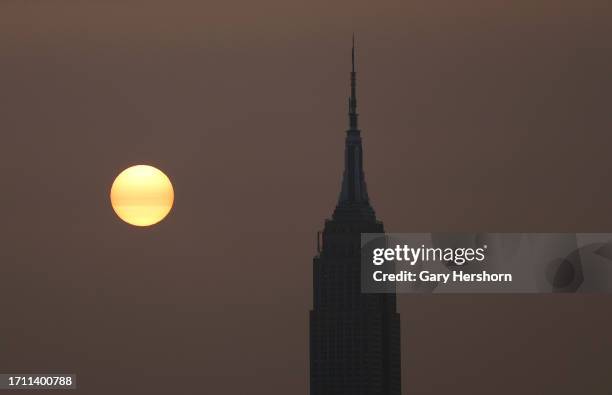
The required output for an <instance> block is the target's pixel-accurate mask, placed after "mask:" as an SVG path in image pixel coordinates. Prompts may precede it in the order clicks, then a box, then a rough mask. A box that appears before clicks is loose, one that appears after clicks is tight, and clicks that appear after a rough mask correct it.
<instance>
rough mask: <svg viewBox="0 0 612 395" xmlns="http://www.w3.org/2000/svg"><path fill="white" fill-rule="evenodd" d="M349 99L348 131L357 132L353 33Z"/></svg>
mask: <svg viewBox="0 0 612 395" xmlns="http://www.w3.org/2000/svg"><path fill="white" fill-rule="evenodd" d="M351 62H352V68H351V97H349V130H358V127H357V117H358V115H357V78H356V73H355V33H353V47H352V49H351Z"/></svg>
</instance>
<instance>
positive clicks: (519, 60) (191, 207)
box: [0, 0, 612, 395]
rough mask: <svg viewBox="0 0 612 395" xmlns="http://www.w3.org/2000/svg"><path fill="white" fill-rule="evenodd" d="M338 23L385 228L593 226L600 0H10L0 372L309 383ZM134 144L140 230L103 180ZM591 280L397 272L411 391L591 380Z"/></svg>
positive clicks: (608, 348)
mask: <svg viewBox="0 0 612 395" xmlns="http://www.w3.org/2000/svg"><path fill="white" fill-rule="evenodd" d="M353 32H355V34H356V38H357V73H358V74H357V76H358V100H359V101H358V111H359V113H360V127H361V129H362V132H363V139H364V154H365V171H366V179H367V182H368V189H369V193H370V198H371V200H372V204H373V206H374V208H375V210H376V212H377V216H378V217H379V219H381V220H382V221H384V223H385V228H386V230H387V231H392V232H434V231H490V232H509V231H510V232H511V231H520V232H537V231H547V232H564V231H569V232H577V231H580V232H610V231H611V229H612V216H611V215H610V207H611V204H612V182H611V178H610V177H611V174H612V159H611V157H610V147H611V146H612V112H611V111H610V103H611V102H612V74H611V72H610V71H611V70H612V45H611V38H612V9H611V8H610V6H609V4H608V3H607V2H605V1H594V0H587V1H581V2H578V1H543V0H537V1H499V0H493V1H491V0H488V1H485V0H473V1H450V0H446V1H442V0H433V1H425V0H417V1H385V0H383V1H377V2H367V1H334V2H330V1H322V0H314V1H308V2H297V1H280V0H267V1H244V0H242V1H237V0H236V1H223V2H222V1H204V2H202V1H104V2H102V1H100V2H94V1H86V0H82V1H78V0H73V1H70V0H58V1H34V0H26V1H15V0H6V1H3V2H2V3H1V4H0V136H1V140H0V175H1V177H2V178H1V179H2V187H1V190H0V192H1V193H0V208H1V210H2V219H1V221H0V224H1V225H0V247H1V248H0V266H1V268H2V269H1V270H0V307H1V308H2V318H1V319H0V371H1V372H5V373H11V372H17V373H19V372H23V373H27V372H69V373H75V374H77V376H78V385H79V389H78V390H77V392H78V393H84V394H94V395H96V394H100V395H102V394H105V395H106V394H109V393H117V394H147V395H154V394H169V393H174V394H196V393H218V394H221V393H222V394H285V393H293V394H301V395H306V394H307V393H308V311H309V309H310V308H311V298H312V290H311V288H312V266H311V265H312V257H313V256H314V254H315V253H316V233H317V231H319V230H321V229H322V226H323V223H324V220H325V219H326V218H328V217H329V216H330V215H331V213H332V210H333V208H334V205H335V202H336V199H337V196H338V192H339V187H340V177H341V172H342V160H343V139H344V130H345V129H346V127H347V116H346V113H347V100H346V98H347V95H348V88H349V86H348V81H349V74H348V72H349V70H350V38H351V34H352V33H353ZM141 163H142V164H150V165H154V166H156V167H158V168H160V169H162V170H163V171H164V172H165V173H166V174H168V176H169V177H170V178H171V180H172V182H173V184H174V187H175V192H176V200H175V207H174V209H173V211H172V212H171V214H170V215H169V217H168V218H166V219H165V220H164V221H163V222H162V223H160V224H159V225H158V226H155V227H151V228H147V229H142V228H135V227H130V226H128V225H126V224H124V223H122V222H121V221H120V220H119V219H118V218H117V217H116V216H115V215H114V213H113V211H112V208H111V207H110V203H109V198H108V194H109V190H110V186H111V183H112V181H113V179H114V177H115V176H116V175H117V174H118V173H119V172H120V171H121V170H123V169H124V168H126V167H128V166H130V165H134V164H141ZM610 302H611V299H610V297H609V296H605V295H533V296H525V295H522V296H518V295H517V296H513V295H503V296H502V295H496V296H493V295H489V296H487V295H477V296H476V295H474V296H470V295H456V296H414V295H402V296H400V297H399V311H400V313H401V318H402V338H401V341H402V362H403V367H402V374H403V376H402V377H403V382H402V386H403V393H404V394H405V395H407V394H447V393H451V392H452V393H455V394H489V393H492V392H494V393H496V394H500V395H502V394H515V393H534V394H535V393H538V394H553V393H554V394H577V393H585V394H607V393H608V392H609V390H610V388H611V387H612V378H610V376H609V366H607V365H606V364H607V363H608V360H609V353H610V352H612V341H611V340H610V336H609V333H610V332H611V331H612V319H611V318H610V314H609V308H610Z"/></svg>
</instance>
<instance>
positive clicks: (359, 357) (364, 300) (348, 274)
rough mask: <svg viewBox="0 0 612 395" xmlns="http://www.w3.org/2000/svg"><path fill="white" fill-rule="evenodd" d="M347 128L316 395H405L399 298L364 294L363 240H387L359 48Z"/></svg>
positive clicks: (314, 314)
mask: <svg viewBox="0 0 612 395" xmlns="http://www.w3.org/2000/svg"><path fill="white" fill-rule="evenodd" d="M352 65H353V67H352V71H351V96H350V98H349V103H348V106H349V128H348V130H347V132H346V143H345V151H344V174H343V177H342V188H341V191H340V197H339V198H338V204H337V206H336V209H335V210H334V213H333V216H332V218H331V219H328V220H326V221H325V228H324V230H323V232H322V237H320V241H321V243H320V245H319V254H318V255H317V256H316V257H315V258H314V262H313V285H314V292H313V298H314V302H313V303H314V307H313V309H312V311H311V312H310V394H311V395H349V394H350V395H358V394H362V395H374V394H376V395H400V393H401V360H400V319H399V314H398V313H397V312H396V297H395V294H365V293H362V292H361V270H360V244H361V240H360V238H361V236H360V234H361V233H384V229H383V224H382V222H380V221H378V220H376V214H375V213H374V210H373V209H372V206H371V205H370V200H369V198H368V192H367V188H366V183H365V176H364V172H363V150H362V145H361V133H360V131H359V129H358V126H357V93H356V80H355V41H354V39H353V48H352Z"/></svg>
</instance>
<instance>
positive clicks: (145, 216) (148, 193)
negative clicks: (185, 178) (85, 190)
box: [110, 165, 174, 226]
mask: <svg viewBox="0 0 612 395" xmlns="http://www.w3.org/2000/svg"><path fill="white" fill-rule="evenodd" d="M110 200H111V205H112V206H113V210H115V213H117V215H118V216H119V218H121V219H122V220H124V221H125V222H127V223H128V224H131V225H135V226H150V225H154V224H156V223H158V222H159V221H161V220H162V219H164V218H165V217H166V216H167V215H168V213H169V212H170V210H171V209H172V205H173V204H174V188H172V183H171V182H170V179H169V178H168V176H166V175H165V174H164V173H163V172H162V171H161V170H159V169H156V168H155V167H153V166H148V165H136V166H132V167H128V168H127V169H125V170H123V171H122V172H121V173H119V175H118V176H117V178H115V181H114V182H113V186H112V187H111V191H110Z"/></svg>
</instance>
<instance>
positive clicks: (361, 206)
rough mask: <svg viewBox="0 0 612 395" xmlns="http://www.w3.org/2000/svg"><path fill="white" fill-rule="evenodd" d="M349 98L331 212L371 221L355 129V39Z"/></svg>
mask: <svg viewBox="0 0 612 395" xmlns="http://www.w3.org/2000/svg"><path fill="white" fill-rule="evenodd" d="M351 61H352V68H351V96H350V97H349V128H348V130H347V131H346V140H345V146H344V173H343V175H342V187H341V189H340V196H339V198H338V205H337V206H336V209H335V210H334V215H333V218H334V219H336V220H367V221H371V220H375V218H376V216H375V213H374V210H373V209H372V207H371V206H370V199H369V197H368V190H367V187H366V182H365V174H364V172H363V147H362V145H361V132H360V131H359V128H358V127H357V87H356V85H357V84H356V78H355V75H356V73H355V35H353V47H352V49H351Z"/></svg>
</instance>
